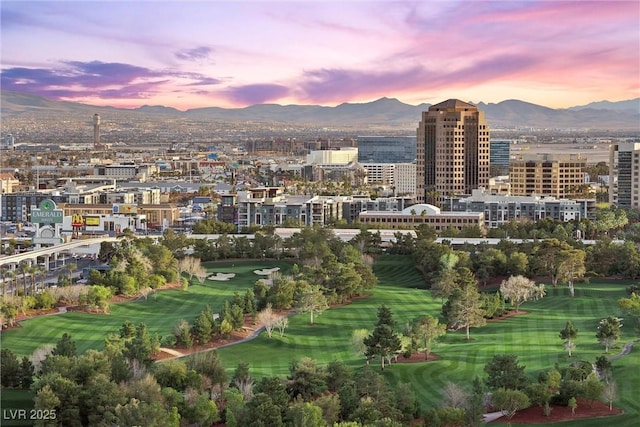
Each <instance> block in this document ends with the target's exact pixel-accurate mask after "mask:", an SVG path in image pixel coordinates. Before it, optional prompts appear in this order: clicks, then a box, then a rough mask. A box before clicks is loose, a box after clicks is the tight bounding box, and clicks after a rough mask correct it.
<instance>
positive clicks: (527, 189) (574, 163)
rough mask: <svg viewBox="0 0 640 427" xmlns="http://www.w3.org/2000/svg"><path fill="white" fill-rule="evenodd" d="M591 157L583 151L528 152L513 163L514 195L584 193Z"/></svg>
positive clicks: (568, 194)
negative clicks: (582, 190)
mask: <svg viewBox="0 0 640 427" xmlns="http://www.w3.org/2000/svg"><path fill="white" fill-rule="evenodd" d="M586 167H587V160H586V159H585V157H584V156H582V155H581V154H533V153H532V154H524V155H521V156H520V157H519V158H517V159H515V160H511V163H510V164H509V183H510V184H511V194H512V195H514V196H530V195H532V194H535V195H538V196H553V197H557V198H559V199H561V198H565V197H569V196H572V195H574V194H578V193H581V189H580V187H581V186H583V185H585V168H586Z"/></svg>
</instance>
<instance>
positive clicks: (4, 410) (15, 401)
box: [0, 389, 34, 427]
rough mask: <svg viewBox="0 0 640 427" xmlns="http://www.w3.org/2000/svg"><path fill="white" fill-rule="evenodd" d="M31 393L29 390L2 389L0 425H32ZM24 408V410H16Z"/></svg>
mask: <svg viewBox="0 0 640 427" xmlns="http://www.w3.org/2000/svg"><path fill="white" fill-rule="evenodd" d="M33 405H34V403H33V393H32V392H31V391H29V390H7V389H2V392H1V393H0V417H2V418H0V425H1V426H3V427H18V426H32V425H33V421H32V420H30V419H29V415H31V414H30V410H31V409H33ZM19 410H24V411H25V412H17V411H19Z"/></svg>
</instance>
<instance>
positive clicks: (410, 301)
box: [2, 256, 640, 427]
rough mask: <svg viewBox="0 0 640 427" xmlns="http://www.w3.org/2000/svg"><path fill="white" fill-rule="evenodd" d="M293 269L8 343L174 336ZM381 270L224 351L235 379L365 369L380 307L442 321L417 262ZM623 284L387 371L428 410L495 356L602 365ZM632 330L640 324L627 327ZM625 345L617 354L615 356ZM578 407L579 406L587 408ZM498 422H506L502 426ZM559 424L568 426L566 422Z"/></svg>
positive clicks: (637, 392)
mask: <svg viewBox="0 0 640 427" xmlns="http://www.w3.org/2000/svg"><path fill="white" fill-rule="evenodd" d="M289 265H290V264H286V263H280V264H278V263H275V262H269V261H267V262H264V263H261V262H242V263H240V262H236V263H235V264H234V265H233V266H232V265H231V263H224V264H223V263H215V264H209V265H208V267H209V268H210V269H211V271H212V272H223V273H224V272H231V271H233V272H235V273H236V274H237V276H236V277H235V278H234V279H232V280H230V281H228V282H207V283H206V285H205V286H192V287H191V288H190V289H189V291H188V292H181V291H165V292H161V293H159V294H158V300H157V301H153V299H152V298H150V299H149V301H146V302H135V303H125V304H117V305H114V307H113V308H112V313H111V314H110V315H108V316H97V315H86V314H77V313H69V314H65V315H56V316H49V317H45V318H40V319H33V320H29V321H26V322H24V323H23V327H22V328H20V329H17V330H12V331H7V332H4V333H3V334H2V340H3V343H2V345H3V346H6V347H9V348H11V349H12V350H13V351H14V352H16V353H17V354H20V355H24V354H29V353H30V352H31V351H32V350H33V349H34V348H36V347H37V346H39V345H41V344H42V343H45V342H50V343H55V342H56V341H57V339H58V338H59V337H60V336H61V335H62V333H63V332H65V331H66V332H69V333H71V336H72V338H73V339H74V340H75V341H76V343H77V345H78V350H79V351H84V350H86V349H88V348H101V346H102V339H103V337H104V336H105V335H106V333H108V332H114V331H116V330H117V329H118V328H119V327H120V325H121V324H122V323H123V322H124V321H125V320H127V319H128V320H130V321H132V322H135V323H137V322H140V321H144V322H145V323H146V324H147V325H148V326H149V329H150V330H151V331H152V332H158V333H160V334H167V333H170V331H171V330H172V329H173V325H174V324H175V322H176V321H177V320H178V319H180V318H186V319H193V318H194V317H195V316H196V314H197V313H198V311H199V310H200V309H201V308H202V307H203V306H204V305H205V304H207V303H208V304H211V306H212V308H214V311H215V309H216V308H215V307H219V306H220V305H221V304H222V301H224V300H225V299H227V298H229V297H230V296H232V295H233V292H234V291H240V292H244V289H246V288H247V287H249V286H251V285H253V283H254V282H255V280H256V279H257V276H256V275H255V274H253V273H252V271H253V270H254V269H258V268H269V267H272V266H280V267H281V268H283V269H284V268H287V267H288V266H289ZM374 270H375V273H376V275H377V277H378V279H379V283H378V285H377V286H376V288H375V289H374V290H373V292H372V295H371V296H370V297H368V298H364V299H359V300H356V301H354V302H353V303H352V304H350V305H347V306H342V307H335V308H332V309H330V310H328V311H325V312H324V313H323V314H322V315H320V316H317V317H316V319H315V322H316V324H315V325H313V326H312V325H309V315H308V314H301V315H295V316H292V317H291V318H290V320H289V327H288V328H287V330H286V333H285V336H284V337H280V336H279V335H278V333H277V332H275V333H274V336H273V338H267V337H266V334H264V333H263V334H261V335H260V336H259V337H258V338H257V339H256V340H254V341H251V342H248V343H245V344H241V345H237V346H232V347H227V348H223V349H220V350H218V352H219V354H220V357H221V359H222V362H223V363H224V365H225V366H226V367H227V369H228V371H229V373H230V374H231V373H232V372H233V370H234V369H235V368H236V366H237V364H238V363H239V362H241V361H243V362H247V363H249V365H250V369H251V373H252V376H253V377H254V378H260V377H263V376H270V375H280V376H286V375H287V374H288V373H289V367H290V365H291V362H292V360H294V359H300V358H302V357H311V358H313V359H315V360H317V361H318V363H319V364H325V363H328V362H330V361H331V360H333V359H337V360H340V361H343V362H344V363H346V364H347V365H349V366H352V367H354V368H359V367H362V366H363V365H364V362H363V360H362V358H361V357H359V356H358V355H356V354H355V353H354V352H353V350H352V349H351V346H350V344H349V341H350V337H351V332H352V331H353V330H354V329H358V328H366V329H369V330H372V329H373V326H374V324H375V322H376V315H377V309H378V307H379V306H380V305H381V304H386V305H387V306H388V307H389V308H390V309H391V311H392V313H393V315H394V319H395V320H396V323H397V326H398V329H402V325H404V323H405V322H406V321H410V320H411V319H413V318H415V317H417V316H419V315H422V314H431V315H439V313H440V306H441V301H440V300H436V299H433V298H432V297H431V295H430V293H429V292H428V291H426V290H425V283H424V280H423V279H422V276H421V274H420V272H419V271H418V270H416V269H415V268H414V267H413V266H412V265H411V262H410V259H409V258H408V257H402V256H383V257H380V258H379V259H377V260H376V263H375V265H374ZM626 285H627V284H621V283H614V284H612V283H607V282H605V281H596V280H593V281H592V282H591V283H590V284H578V285H576V294H575V297H574V298H571V297H570V296H569V293H568V290H567V289H566V288H551V287H549V288H548V294H547V296H546V297H545V298H543V299H542V300H539V301H536V302H527V303H525V304H524V305H523V306H522V307H521V310H524V311H527V312H529V313H528V314H526V315H521V316H516V317H512V318H509V319H506V320H502V321H499V322H492V323H489V324H487V325H486V326H484V327H482V328H473V329H472V330H471V340H470V341H466V339H465V337H464V333H463V332H453V333H452V332H450V333H448V334H447V335H446V336H445V337H444V338H443V339H442V340H441V341H440V343H439V344H438V345H437V346H436V348H435V349H434V352H435V353H437V354H438V355H439V356H440V357H441V359H440V360H438V361H435V362H428V363H418V364H394V365H392V366H391V367H388V368H387V369H386V370H385V373H384V375H385V376H386V377H387V378H388V379H389V381H391V382H392V383H399V382H406V383H410V384H412V386H413V387H414V389H415V391H416V395H417V398H418V401H419V402H420V404H421V406H422V408H423V409H426V408H430V407H433V406H436V405H438V404H439V403H440V390H442V388H443V387H444V385H445V384H446V382H447V381H452V382H458V383H462V384H470V382H471V380H472V379H473V378H474V377H475V376H480V377H484V372H483V367H484V365H485V364H486V363H487V362H488V361H489V360H490V359H491V358H492V357H493V355H495V354H511V353H512V354H516V355H517V356H518V359H519V362H520V363H521V364H523V365H525V366H526V372H527V373H528V374H529V375H530V376H531V378H535V377H536V376H537V374H538V373H539V372H540V371H541V370H548V369H550V368H552V367H553V366H554V365H555V364H559V365H560V366H566V365H567V364H569V363H570V362H571V361H573V360H588V361H591V362H593V361H595V359H596V357H597V356H600V355H602V354H603V348H602V346H600V345H599V344H598V342H597V340H596V338H595V333H596V325H597V323H598V321H599V320H600V319H602V318H604V317H606V316H609V315H620V314H621V313H620V312H619V310H618V308H617V306H616V301H617V299H618V298H620V297H623V296H625V286H626ZM567 320H571V321H572V322H573V323H574V325H575V326H576V328H577V329H578V330H579V333H578V339H577V343H576V344H577V347H576V349H575V352H574V357H572V358H571V359H569V358H568V356H567V353H566V352H565V351H564V350H563V348H562V342H561V340H560V338H559V337H558V334H559V331H560V329H562V328H563V327H564V325H565V323H566V321H567ZM627 323H628V324H629V325H630V324H631V322H627ZM630 329H631V327H630V326H625V328H623V339H622V342H627V341H631V340H633V339H634V338H635V337H634V336H633V332H632V331H631V330H630ZM618 351H619V349H613V350H612V351H611V354H615V353H617V352H618ZM638 366H640V344H638V345H637V346H636V348H634V349H633V351H632V352H631V354H630V355H628V356H625V357H623V358H621V359H619V360H617V361H615V362H614V363H613V375H614V380H616V381H617V382H618V388H619V396H620V398H619V399H618V400H617V401H616V402H615V403H614V404H615V405H616V406H618V407H621V408H622V409H624V411H625V414H624V415H620V416H617V417H615V418H614V419H608V420H607V421H605V422H610V423H612V424H613V425H616V426H623V427H624V426H627V425H628V426H632V425H637V422H636V420H637V418H638V416H640V401H638V399H637V398H636V397H637V396H640V370H639V369H638ZM578 410H579V409H578ZM602 422H603V420H591V421H585V420H580V421H576V422H564V423H562V426H563V427H578V426H580V427H582V426H587V427H591V426H593V427H596V425H598V426H599V425H600V424H602ZM496 425H499V424H496ZM558 425H559V424H558Z"/></svg>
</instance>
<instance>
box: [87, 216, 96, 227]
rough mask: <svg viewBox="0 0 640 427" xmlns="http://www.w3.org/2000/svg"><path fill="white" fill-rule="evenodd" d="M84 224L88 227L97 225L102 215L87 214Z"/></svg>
mask: <svg viewBox="0 0 640 427" xmlns="http://www.w3.org/2000/svg"><path fill="white" fill-rule="evenodd" d="M84 225H86V226H87V227H97V226H99V225H100V217H99V216H85V217H84Z"/></svg>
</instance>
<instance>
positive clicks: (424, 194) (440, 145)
mask: <svg viewBox="0 0 640 427" xmlns="http://www.w3.org/2000/svg"><path fill="white" fill-rule="evenodd" d="M489 140H490V129H489V125H488V124H487V122H486V120H485V117H484V112H482V111H480V110H478V108H477V107H476V106H474V105H472V104H468V103H466V102H462V101H460V100H457V99H449V100H447V101H444V102H441V103H439V104H436V105H432V106H431V107H429V110H428V111H425V112H423V113H422V120H421V121H420V123H419V125H418V129H417V151H416V159H417V161H416V187H417V188H416V196H417V198H418V202H420V203H424V202H425V201H430V202H432V203H434V202H439V201H441V200H442V198H443V197H444V196H447V195H450V194H471V191H472V190H473V189H475V188H478V187H486V186H487V185H488V183H489V156H490V145H489Z"/></svg>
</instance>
